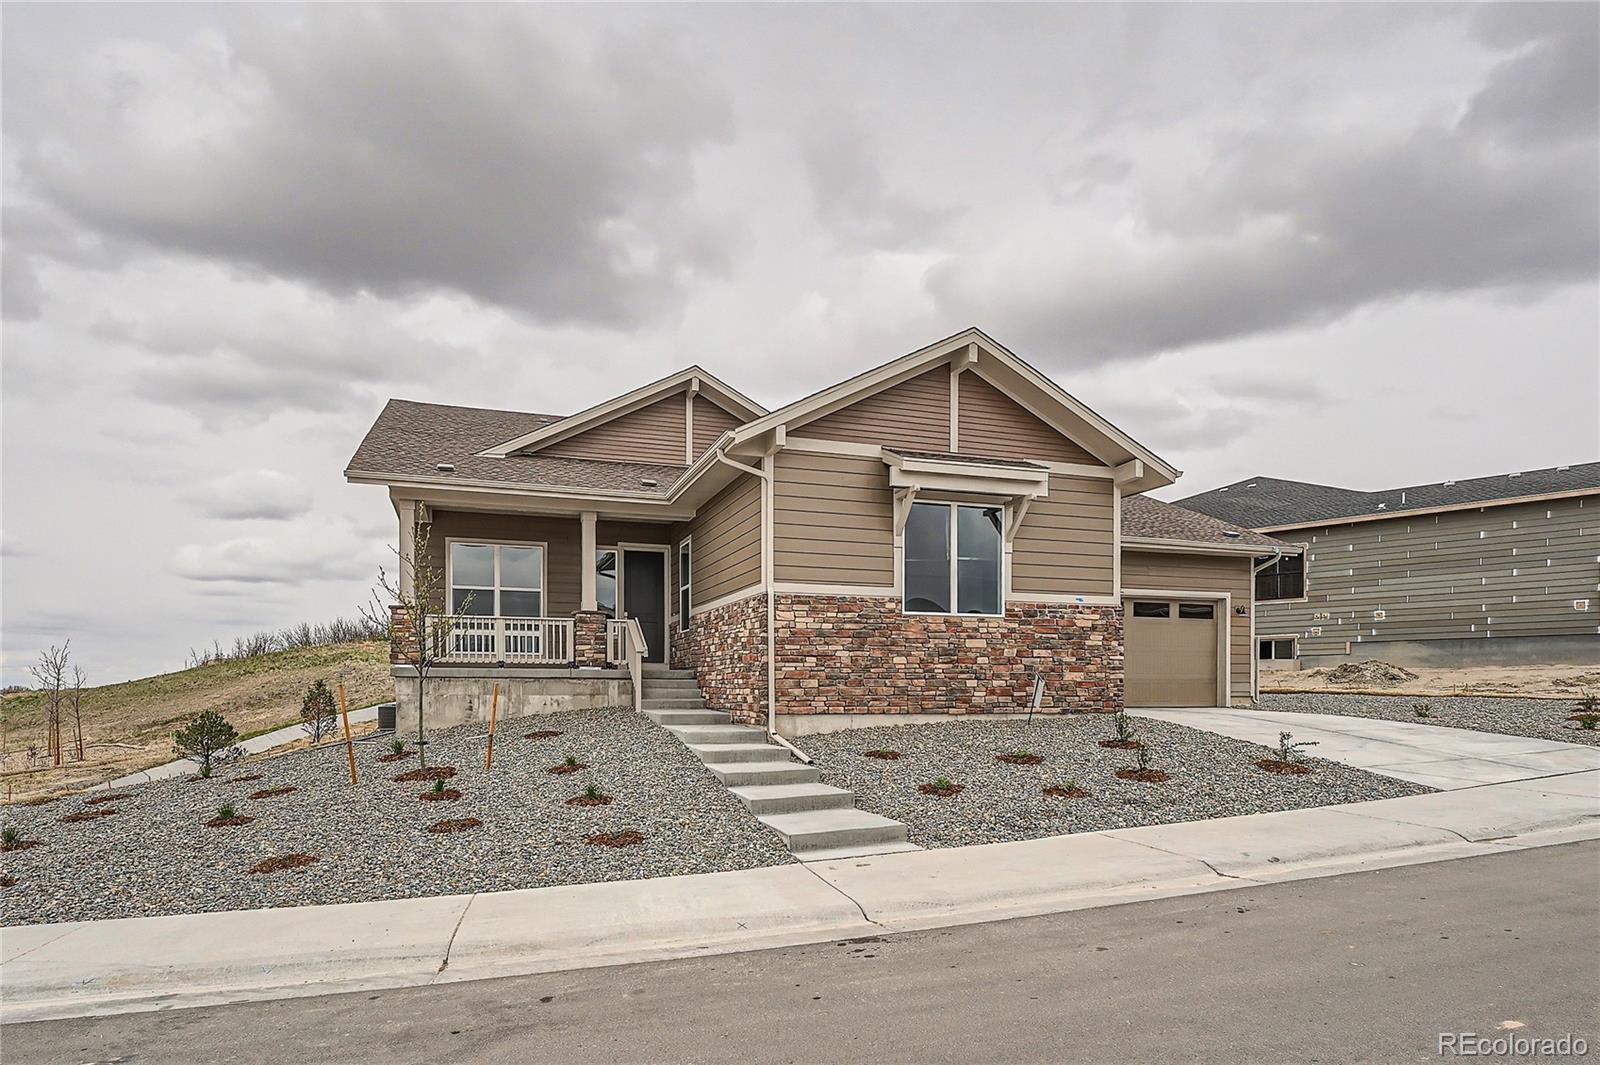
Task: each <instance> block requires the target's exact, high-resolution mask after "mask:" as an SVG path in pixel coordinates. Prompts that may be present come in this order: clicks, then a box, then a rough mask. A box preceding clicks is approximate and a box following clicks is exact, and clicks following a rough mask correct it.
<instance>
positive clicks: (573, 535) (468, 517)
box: [428, 510, 592, 617]
mask: <svg viewBox="0 0 1600 1065" xmlns="http://www.w3.org/2000/svg"><path fill="white" fill-rule="evenodd" d="M582 535H583V530H582V528H581V527H580V525H579V524H578V519H577V518H553V517H539V516H534V515H525V514H487V513H478V512H476V511H467V510H435V511H434V512H433V524H432V527H431V529H430V531H429V534H428V558H429V561H430V562H431V563H432V564H433V565H435V566H437V567H439V569H438V572H439V573H440V575H441V580H440V583H441V584H443V583H444V581H443V575H444V574H445V573H446V572H447V571H446V568H445V541H446V540H478V541H481V542H483V543H506V542H528V541H533V542H537V543H543V544H544V545H545V552H544V574H545V576H544V583H545V587H544V605H543V607H542V609H543V611H544V614H545V616H546V617H566V616H567V615H569V614H571V613H572V612H573V611H575V610H577V609H578V605H579V603H580V602H581V597H582V594H583V589H582V580H583V577H582V574H581V573H580V572H579V569H578V566H579V557H578V556H579V555H580V554H581V553H582V552H581V548H580V541H581V537H582ZM591 564H592V563H591ZM430 609H432V610H436V611H440V612H442V611H443V610H444V601H443V597H442V596H441V597H440V598H439V599H437V600H436V601H435V602H433V603H432V604H431V605H430Z"/></svg>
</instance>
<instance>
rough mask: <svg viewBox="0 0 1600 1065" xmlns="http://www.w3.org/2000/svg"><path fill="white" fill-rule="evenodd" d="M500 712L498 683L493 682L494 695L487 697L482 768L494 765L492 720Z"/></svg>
mask: <svg viewBox="0 0 1600 1065" xmlns="http://www.w3.org/2000/svg"><path fill="white" fill-rule="evenodd" d="M499 710H500V682H499V681H495V682H494V693H493V694H492V695H490V696H489V747H488V749H487V750H485V751H484V752H483V768H485V769H488V768H489V767H490V766H492V765H494V719H495V716H496V715H497V714H498V712H499Z"/></svg>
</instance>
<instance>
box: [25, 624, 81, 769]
mask: <svg viewBox="0 0 1600 1065" xmlns="http://www.w3.org/2000/svg"><path fill="white" fill-rule="evenodd" d="M71 647H72V641H71V640H68V641H67V642H66V643H64V644H62V645H61V646H60V647H57V646H55V645H54V644H52V645H51V646H50V649H49V650H46V651H40V652H39V661H38V663H37V664H35V665H32V666H29V667H28V672H29V673H32V674H33V678H34V680H37V681H38V682H39V690H40V691H41V692H43V693H44V724H45V746H46V747H47V748H48V749H49V752H50V764H51V765H53V766H58V765H60V764H61V706H62V694H63V692H64V690H65V688H66V685H67V664H68V662H69V661H70V659H71V658H72V652H71Z"/></svg>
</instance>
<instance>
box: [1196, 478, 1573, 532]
mask: <svg viewBox="0 0 1600 1065" xmlns="http://www.w3.org/2000/svg"><path fill="white" fill-rule="evenodd" d="M1586 489H1594V490H1600V462H1584V463H1579V464H1577V465H1574V466H1557V467H1555V468H1553V469H1547V470H1527V471H1524V472H1522V473H1516V474H1500V475H1498V476H1494V477H1473V478H1471V479H1469V480H1465V481H1445V482H1443V483H1435V484H1417V485H1407V486H1405V487H1402V488H1389V489H1384V490H1383V491H1378V492H1361V491H1357V490H1355V489H1352V488H1335V487H1333V486H1331V485H1325V484H1311V483H1309V482H1306V481H1286V480H1281V479H1279V478H1277V477H1251V478H1248V479H1246V480H1243V481H1237V482H1235V483H1234V484H1230V485H1227V486H1226V487H1223V488H1215V489H1212V490H1211V491H1209V492H1201V493H1200V494H1199V495H1193V496H1189V497H1188V498H1187V499H1180V500H1178V502H1179V504H1181V505H1182V506H1185V507H1188V508H1189V509H1191V510H1198V511H1200V512H1201V513H1204V514H1210V515H1212V516H1213V517H1217V518H1221V519H1223V520H1224V521H1231V522H1236V523H1237V524H1239V525H1244V526H1247V527H1249V528H1252V529H1271V528H1277V527H1280V526H1285V525H1302V524H1308V523H1314V522H1322V521H1333V520H1336V519H1339V518H1357V517H1366V516H1368V515H1372V514H1396V513H1404V512H1406V511H1408V510H1425V509H1430V508H1434V507H1456V506H1472V505H1473V504H1477V503H1492V502H1497V501H1499V500H1502V499H1518V498H1521V497H1524V496H1537V495H1548V494H1551V493H1556V492H1577V491H1584V490H1586Z"/></svg>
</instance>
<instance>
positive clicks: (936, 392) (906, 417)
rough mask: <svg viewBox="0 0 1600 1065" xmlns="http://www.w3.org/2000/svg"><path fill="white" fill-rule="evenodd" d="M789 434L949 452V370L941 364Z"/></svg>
mask: <svg viewBox="0 0 1600 1065" xmlns="http://www.w3.org/2000/svg"><path fill="white" fill-rule="evenodd" d="M789 433H790V435H793V436H810V437H817V438H819V439H822V440H843V441H848V442H851V443H858V444H878V445H881V446H884V447H899V448H905V449H907V450H912V451H949V450H950V368H949V367H948V366H940V367H938V368H937V369H933V370H929V371H928V372H927V373H925V374H922V375H920V376H918V377H913V378H912V379H911V380H909V381H902V382H901V383H900V384H897V385H895V386H894V387H892V388H886V389H884V390H883V391H882V392H876V393H874V394H872V395H870V396H867V397H866V398H865V399H862V400H860V401H858V402H856V403H852V404H850V406H848V407H845V408H843V409H842V410H836V411H834V412H833V413H832V414H828V415H824V416H823V417H821V418H818V419H817V420H815V421H811V422H805V423H802V424H800V425H792V426H790V427H789Z"/></svg>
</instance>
